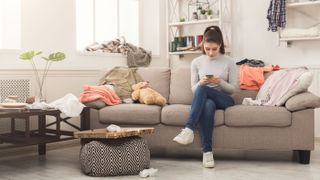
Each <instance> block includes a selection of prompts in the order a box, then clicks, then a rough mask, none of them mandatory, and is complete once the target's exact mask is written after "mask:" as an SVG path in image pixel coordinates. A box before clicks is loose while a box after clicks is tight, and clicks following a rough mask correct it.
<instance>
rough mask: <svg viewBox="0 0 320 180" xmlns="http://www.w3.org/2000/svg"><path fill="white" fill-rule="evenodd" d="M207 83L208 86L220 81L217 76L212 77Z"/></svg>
mask: <svg viewBox="0 0 320 180" xmlns="http://www.w3.org/2000/svg"><path fill="white" fill-rule="evenodd" d="M208 81H209V83H210V84H220V81H221V79H220V77H218V76H214V77H211V78H208Z"/></svg>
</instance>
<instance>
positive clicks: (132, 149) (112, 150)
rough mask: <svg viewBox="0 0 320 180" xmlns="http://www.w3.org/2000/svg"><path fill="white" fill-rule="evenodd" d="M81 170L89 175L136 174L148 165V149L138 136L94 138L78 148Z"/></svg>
mask: <svg viewBox="0 0 320 180" xmlns="http://www.w3.org/2000/svg"><path fill="white" fill-rule="evenodd" d="M80 163H81V169H82V171H83V172H84V173H85V174H87V175H90V176H118V175H136V174H139V172H140V171H142V170H143V169H147V168H149V166H150V151H149V148H148V146H147V144H146V143H145V141H144V139H143V138H141V137H138V136H133V137H127V138H120V139H99V140H97V139H94V140H92V141H90V142H89V143H86V144H84V145H82V147H81V150H80Z"/></svg>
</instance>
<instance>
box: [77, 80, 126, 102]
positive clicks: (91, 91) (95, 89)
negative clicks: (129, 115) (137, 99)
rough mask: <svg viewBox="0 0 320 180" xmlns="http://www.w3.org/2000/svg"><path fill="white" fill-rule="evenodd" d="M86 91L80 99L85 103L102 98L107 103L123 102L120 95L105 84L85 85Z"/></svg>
mask: <svg viewBox="0 0 320 180" xmlns="http://www.w3.org/2000/svg"><path fill="white" fill-rule="evenodd" d="M83 90H84V92H83V93H82V94H81V95H80V98H79V100H80V101H81V102H83V103H86V102H92V101H95V100H98V99H101V100H102V101H103V102H104V103H106V104H107V105H117V104H120V103H121V99H120V98H119V96H118V95H117V94H116V93H115V92H114V91H113V90H111V89H110V88H107V87H105V86H88V85H85V86H83Z"/></svg>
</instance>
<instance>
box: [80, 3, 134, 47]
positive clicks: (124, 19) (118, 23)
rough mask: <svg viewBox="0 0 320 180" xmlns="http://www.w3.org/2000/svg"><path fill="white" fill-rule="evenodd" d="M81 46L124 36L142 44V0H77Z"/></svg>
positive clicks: (132, 41)
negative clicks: (140, 1) (140, 2)
mask: <svg viewBox="0 0 320 180" xmlns="http://www.w3.org/2000/svg"><path fill="white" fill-rule="evenodd" d="M76 8H77V14H76V19H77V20H76V23H77V49H78V50H83V49H84V48H85V47H86V46H88V45H90V44H92V43H93V42H100V43H101V42H103V41H110V40H114V39H115V38H118V37H120V36H124V37H125V38H126V41H127V42H129V43H131V44H134V45H136V46H140V43H139V42H140V39H139V0H77V1H76Z"/></svg>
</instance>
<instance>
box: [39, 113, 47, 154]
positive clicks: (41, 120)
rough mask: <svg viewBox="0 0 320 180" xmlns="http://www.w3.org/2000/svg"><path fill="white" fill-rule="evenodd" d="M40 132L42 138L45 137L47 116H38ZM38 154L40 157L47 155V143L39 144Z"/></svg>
mask: <svg viewBox="0 0 320 180" xmlns="http://www.w3.org/2000/svg"><path fill="white" fill-rule="evenodd" d="M38 130H39V136H40V137H41V136H45V130H46V116H45V115H39V116H38ZM38 154H39V155H45V154H46V143H39V144H38Z"/></svg>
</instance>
